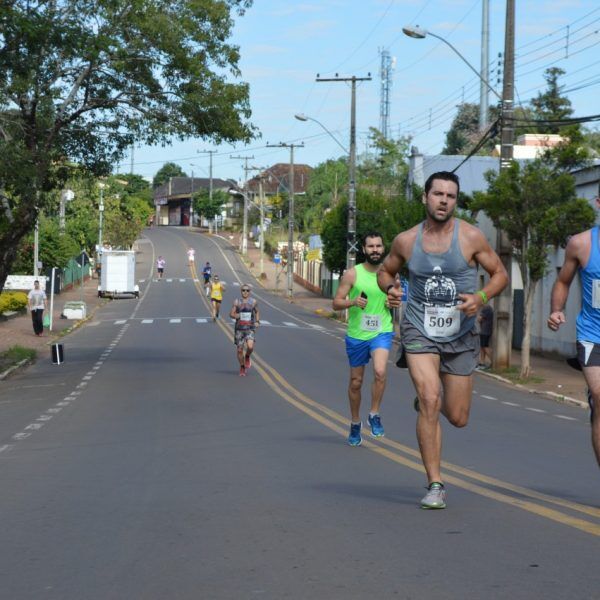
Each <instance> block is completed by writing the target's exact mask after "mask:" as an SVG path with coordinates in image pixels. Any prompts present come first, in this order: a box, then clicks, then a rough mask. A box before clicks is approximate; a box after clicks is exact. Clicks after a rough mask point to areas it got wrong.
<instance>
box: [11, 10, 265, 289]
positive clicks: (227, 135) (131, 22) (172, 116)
mask: <svg viewBox="0 0 600 600" xmlns="http://www.w3.org/2000/svg"><path fill="white" fill-rule="evenodd" d="M250 4H251V0H202V1H198V0H136V1H135V2H134V3H133V4H132V3H131V2H129V1H126V0H70V1H69V2H56V1H55V0H38V1H37V2H30V1H29V0H12V1H11V2H4V3H3V4H2V9H1V10H0V31H1V32H2V33H1V35H0V194H1V195H2V196H3V198H5V199H4V201H3V202H2V208H3V209H2V210H1V211H0V290H1V289H2V287H3V285H4V282H5V280H6V276H7V275H8V273H9V272H10V270H11V267H12V264H13V261H14V259H15V255H16V252H17V249H18V247H19V241H20V240H21V239H22V238H23V237H24V236H26V235H27V234H28V233H29V232H30V231H31V230H32V229H33V225H34V223H35V220H36V218H37V216H38V213H39V211H40V210H45V209H46V208H48V205H49V202H50V201H51V197H50V195H49V194H48V192H50V191H52V190H57V189H61V188H62V186H63V185H64V182H65V181H66V180H67V179H68V178H69V177H70V176H71V175H72V164H73V163H76V164H78V165H80V167H81V168H82V169H85V170H86V171H88V172H89V173H92V174H95V175H107V174H108V173H109V172H110V165H111V164H113V163H114V162H117V161H118V160H119V159H120V158H122V156H123V154H124V152H125V151H126V149H127V148H129V147H130V146H131V144H132V143H133V142H134V141H137V142H143V143H148V144H163V145H164V144H168V143H169V141H170V140H171V139H172V138H173V137H177V138H180V139H183V138H187V137H196V138H203V139H210V140H213V141H215V142H217V143H219V142H222V141H229V142H235V141H239V140H243V141H249V140H250V139H251V138H252V137H253V136H254V128H253V126H252V125H251V124H249V123H248V121H247V119H248V118H249V116H250V107H249V97H248V86H247V84H245V83H241V82H239V81H238V82H231V81H230V79H237V78H239V76H240V72H239V69H238V62H239V51H238V48H237V47H235V46H232V45H231V44H229V43H228V42H227V40H228V38H229V36H230V34H231V29H232V27H233V23H234V20H233V14H232V13H234V12H236V11H237V12H238V13H242V12H243V10H244V9H245V8H247V7H248V6H250Z"/></svg>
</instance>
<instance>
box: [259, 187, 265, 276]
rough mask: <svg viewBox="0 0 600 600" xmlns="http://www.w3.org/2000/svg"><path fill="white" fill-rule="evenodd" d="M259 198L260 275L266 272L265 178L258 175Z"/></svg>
mask: <svg viewBox="0 0 600 600" xmlns="http://www.w3.org/2000/svg"><path fill="white" fill-rule="evenodd" d="M258 198H259V201H260V276H261V277H262V276H263V273H264V272H265V196H264V193H263V178H262V177H261V176H260V175H259V176H258Z"/></svg>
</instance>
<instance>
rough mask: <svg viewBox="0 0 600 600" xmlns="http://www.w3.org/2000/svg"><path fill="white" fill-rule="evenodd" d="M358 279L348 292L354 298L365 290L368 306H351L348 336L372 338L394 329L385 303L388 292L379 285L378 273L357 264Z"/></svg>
mask: <svg viewBox="0 0 600 600" xmlns="http://www.w3.org/2000/svg"><path fill="white" fill-rule="evenodd" d="M355 271H356V281H355V282H354V285H353V286H352V289H351V290H350V293H349V294H348V298H350V300H354V298H357V297H358V296H360V294H361V292H364V293H365V294H366V296H367V306H365V308H359V307H358V306H351V307H350V308H349V309H348V331H347V335H348V337H351V338H355V339H357V340H372V339H373V338H374V337H377V336H378V335H379V334H380V333H388V332H391V331H393V330H394V328H393V325H392V316H391V314H390V309H389V308H388V307H387V306H386V305H385V301H386V298H387V296H386V294H384V293H383V292H382V291H381V290H380V289H379V286H378V285H377V273H371V272H369V271H367V270H366V269H365V267H364V265H362V264H360V265H356V267H355Z"/></svg>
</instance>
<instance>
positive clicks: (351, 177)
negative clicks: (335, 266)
mask: <svg viewBox="0 0 600 600" xmlns="http://www.w3.org/2000/svg"><path fill="white" fill-rule="evenodd" d="M316 81H317V82H322V81H336V82H340V81H343V82H348V81H349V82H350V83H351V86H352V95H351V101H350V157H349V161H348V242H347V250H346V269H351V268H352V267H354V265H355V264H356V252H357V250H358V248H357V245H356V82H357V81H371V74H370V73H369V74H368V77H356V76H354V75H353V76H352V77H338V75H337V73H336V76H335V77H333V78H321V77H319V75H317V79H316Z"/></svg>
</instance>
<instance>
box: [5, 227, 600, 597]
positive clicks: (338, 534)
mask: <svg viewBox="0 0 600 600" xmlns="http://www.w3.org/2000/svg"><path fill="white" fill-rule="evenodd" d="M190 245H191V246H193V247H194V248H195V249H196V265H197V272H198V273H200V271H201V268H202V265H203V264H204V262H205V261H206V260H210V262H211V263H212V264H213V267H214V272H215V273H218V274H219V275H220V277H221V279H222V280H224V281H225V282H227V290H226V293H225V300H224V303H223V306H224V309H223V313H224V315H223V316H224V318H223V319H222V320H221V321H220V322H217V323H213V322H212V321H211V320H210V318H209V310H208V306H207V303H206V299H205V298H204V297H203V294H202V286H201V284H200V283H199V282H198V281H195V279H196V277H197V276H196V273H195V271H194V270H193V269H190V268H189V266H188V264H187V258H186V253H185V251H186V248H187V247H188V246H190ZM140 247H141V249H142V251H143V252H142V253H141V254H139V255H138V265H137V266H138V273H137V277H138V279H139V280H140V282H141V283H140V285H141V292H142V294H141V299H140V300H139V301H136V300H134V299H121V300H115V301H113V302H110V303H109V304H107V305H106V306H105V307H103V308H102V309H101V310H99V311H98V312H97V313H96V315H95V318H94V320H93V321H92V322H90V323H89V324H88V325H86V326H85V327H83V328H81V329H79V330H77V331H76V332H74V333H73V334H72V335H70V336H69V337H67V338H66V339H65V340H64V344H65V355H66V362H65V363H64V364H63V365H60V366H56V365H52V364H49V363H46V362H40V363H37V364H36V365H34V366H33V367H31V368H29V369H28V370H27V371H25V372H23V373H21V374H19V375H17V376H15V377H12V378H11V379H9V380H7V381H5V382H2V383H0V482H1V484H2V493H1V494H0V514H1V515H2V518H1V521H0V523H1V525H0V527H1V536H0V539H1V540H2V543H1V544H0V582H1V588H0V589H1V592H0V597H1V598H3V599H4V598H6V599H28V600H29V599H36V598H48V599H61V600H65V599H69V600H70V599H102V600H107V599H119V600H120V599H144V600H145V599H180V598H181V599H188V598H189V599H202V600H204V599H207V600H208V599H233V600H237V599H252V598H265V599H283V598H290V599H309V598H310V599H313V598H314V599H338V598H339V599H354V598H356V599H362V598H371V597H378V598H383V599H387V598H402V599H409V598H411V599H419V600H420V599H438V598H439V599H454V598H456V599H463V600H464V599H477V600H479V599H481V598H493V599H496V598H498V599H504V598H506V599H509V598H510V599H521V598H528V599H529V598H536V599H537V598H544V599H555V598H556V599H564V598H577V599H585V598H589V599H592V598H596V599H597V598H600V576H599V575H598V570H597V556H598V555H597V554H596V553H597V552H598V551H599V549H600V507H599V502H598V492H599V485H598V483H599V482H598V468H597V466H596V464H595V462H594V459H593V456H592V450H591V447H590V442H589V423H588V417H587V414H586V413H585V411H583V410H581V409H579V408H575V407H569V406H565V405H561V404H557V403H554V402H551V401H548V400H544V399H541V398H538V397H535V396H532V395H529V394H527V393H524V392H521V391H519V390H517V389H514V388H510V387H507V386H504V385H503V384H500V383H496V382H494V381H491V380H489V379H485V378H483V377H479V376H477V378H476V382H475V390H476V393H475V396H474V405H473V410H472V417H471V422H470V424H469V426H468V427H467V428H465V429H460V430H455V429H453V428H452V427H450V426H448V425H447V424H445V425H444V459H445V460H446V461H447V462H446V463H445V465H444V473H445V480H446V483H447V489H448V508H447V509H446V510H443V511H423V510H421V509H420V508H419V500H420V498H421V497H422V495H423V494H424V485H425V483H426V482H425V478H424V475H423V471H422V468H421V463H420V458H419V455H418V452H417V445H416V440H415V434H414V427H415V413H414V411H413V409H412V398H413V396H414V394H413V388H412V384H411V383H410V380H409V378H408V374H407V372H406V371H402V370H399V369H396V368H395V367H390V372H389V382H388V388H387V392H386V396H385V400H384V405H383V410H382V416H383V423H384V425H385V428H386V437H385V438H383V439H378V440H374V439H372V438H370V437H369V436H368V434H367V435H365V436H364V442H363V445H362V446H361V447H359V448H351V447H349V446H348V445H347V444H346V443H345V439H346V436H347V428H348V409H347V400H346V384H347V376H348V368H347V364H346V357H345V352H344V347H343V335H344V333H343V330H342V328H341V327H340V325H339V324H337V323H335V322H333V321H330V320H327V319H324V318H319V317H317V316H315V315H311V314H309V313H307V312H306V311H303V310H302V309H301V308H300V307H297V306H294V305H290V304H289V303H287V302H286V301H285V300H283V299H281V298H278V297H275V296H273V295H270V294H268V293H266V292H264V291H263V290H256V293H255V296H256V297H257V299H258V302H259V305H260V309H261V320H262V321H263V323H264V324H263V325H262V326H261V327H260V329H259V331H258V333H257V352H256V358H255V360H254V365H253V368H252V369H251V371H250V373H249V375H248V376H247V377H245V378H241V377H238V375H237V363H236V359H235V351H234V346H233V343H232V341H231V336H232V326H231V323H230V322H229V319H227V318H226V313H227V312H228V309H229V307H230V306H231V302H232V300H233V298H234V297H236V296H237V294H238V292H239V283H240V282H241V281H246V280H247V273H246V271H245V269H244V267H243V266H242V265H241V263H240V261H239V259H238V257H237V255H236V253H235V251H233V250H232V249H231V248H229V247H228V245H227V243H226V242H224V241H223V240H220V239H218V238H214V237H212V238H211V237H207V236H202V235H199V234H194V233H190V232H188V231H187V230H184V229H174V228H155V229H153V230H150V231H148V232H147V234H146V238H145V239H144V240H143V241H142V243H141V244H140ZM158 254H162V255H163V256H164V257H165V258H166V260H167V268H166V273H165V279H164V280H163V281H155V280H153V276H154V274H153V260H154V258H155V257H156V256H157V255H158ZM236 284H237V285H236ZM265 322H266V323H265ZM367 389H368V388H367V387H365V391H366V390H367ZM367 409H368V402H367V401H366V400H365V402H364V411H363V412H364V417H363V418H364V419H366V411H367Z"/></svg>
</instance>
